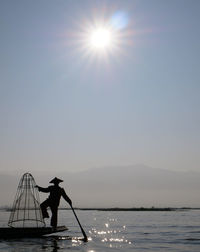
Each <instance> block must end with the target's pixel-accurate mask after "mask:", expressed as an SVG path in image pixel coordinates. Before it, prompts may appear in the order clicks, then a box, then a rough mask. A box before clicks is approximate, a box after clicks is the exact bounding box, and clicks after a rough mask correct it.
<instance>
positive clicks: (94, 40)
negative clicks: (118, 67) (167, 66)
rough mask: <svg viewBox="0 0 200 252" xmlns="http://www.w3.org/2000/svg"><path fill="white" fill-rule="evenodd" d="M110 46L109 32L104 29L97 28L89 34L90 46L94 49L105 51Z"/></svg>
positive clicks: (110, 37)
mask: <svg viewBox="0 0 200 252" xmlns="http://www.w3.org/2000/svg"><path fill="white" fill-rule="evenodd" d="M111 44H112V36H111V32H110V31H109V30H108V29H106V28H98V29H95V30H94V31H92V32H91V36H90V45H91V46H92V48H94V49H97V50H98V49H100V50H101V49H106V48H108V47H110V46H111Z"/></svg>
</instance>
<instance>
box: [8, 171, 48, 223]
mask: <svg viewBox="0 0 200 252" xmlns="http://www.w3.org/2000/svg"><path fill="white" fill-rule="evenodd" d="M35 186H36V183H35V180H34V178H33V176H32V175H31V174H30V173H25V174H24V175H23V176H22V178H21V179H20V182H19V185H18V188H17V193H16V196H15V199H14V202H13V207H12V210H11V214H10V218H9V221H8V225H9V226H11V227H43V226H45V222H44V219H43V217H42V212H41V209H40V200H39V194H38V189H37V188H36V187H35Z"/></svg>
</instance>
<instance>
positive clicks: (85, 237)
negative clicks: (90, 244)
mask: <svg viewBox="0 0 200 252" xmlns="http://www.w3.org/2000/svg"><path fill="white" fill-rule="evenodd" d="M70 206H71V209H72V211H73V213H74V216H75V217H76V220H77V222H78V224H79V227H80V229H81V231H82V234H83V236H84V239H83V241H85V242H87V241H88V238H87V235H86V233H85V231H84V230H83V228H82V226H81V223H80V221H79V219H78V217H77V215H76V213H75V211H74V208H73V207H72V205H70Z"/></svg>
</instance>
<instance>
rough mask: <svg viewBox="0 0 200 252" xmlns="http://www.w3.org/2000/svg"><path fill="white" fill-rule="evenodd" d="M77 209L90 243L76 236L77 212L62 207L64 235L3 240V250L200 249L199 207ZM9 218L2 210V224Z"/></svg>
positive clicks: (178, 251)
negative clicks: (178, 208)
mask: <svg viewBox="0 0 200 252" xmlns="http://www.w3.org/2000/svg"><path fill="white" fill-rule="evenodd" d="M76 213H77V215H78V217H79V219H80V222H81V224H82V225H83V227H84V230H85V232H86V233H87V235H88V237H89V241H88V242H87V243H84V242H82V241H79V240H77V239H76V237H81V236H82V234H81V231H80V229H79V227H78V224H77V222H76V219H75V218H74V216H73V213H72V212H71V211H69V210H61V211H60V212H59V225H66V226H67V227H69V230H68V231H65V232H62V233H59V235H60V236H61V237H60V238H58V237H48V238H41V239H36V238H35V239H18V240H1V241H0V252H2V251H5V252H11V251H12V252H14V251H15V252H50V251H51V252H56V251H57V252H64V251H68V252H69V251H74V252H76V251H77V252H80V251H85V252H99V251H101V252H104V251H105V252H107V251H148V252H156V251H162V252H165V251H176V252H184V251H185V252H186V251H187V252H193V251H194V252H195V251H196V252H197V251H198V252H199V251H200V211H199V210H190V211H173V212H145V211H144V212H103V211H76ZM8 218H9V213H8V212H4V211H1V212H0V226H6V223H7V220H8ZM47 224H48V223H47ZM67 236H70V237H74V239H71V240H69V239H67Z"/></svg>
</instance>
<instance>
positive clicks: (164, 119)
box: [0, 0, 200, 174]
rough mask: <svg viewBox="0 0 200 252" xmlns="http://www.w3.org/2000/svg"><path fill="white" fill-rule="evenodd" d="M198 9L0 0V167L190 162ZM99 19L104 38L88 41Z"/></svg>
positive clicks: (196, 122)
mask: <svg viewBox="0 0 200 252" xmlns="http://www.w3.org/2000/svg"><path fill="white" fill-rule="evenodd" d="M199 11H200V1H199V0H192V1H190V0H169V1H165V0H159V1H158V0H135V1H134V0H123V1H122V0H121V1H119V0H109V1H102V0H101V1H100V0H99V1H97V0H90V1H89V0H79V1H78V0H77V1H74V0H58V1H52V0H43V1H27V0H19V1H11V0H1V1H0V36H1V39H0V120H1V123H0V139H1V140H0V170H1V171H2V172H4V173H9V174H11V173H13V172H14V171H21V172H26V171H29V172H33V173H34V172H36V171H41V170H42V171H45V172H48V171H51V173H52V171H53V172H54V171H55V172H57V171H59V172H61V171H66V172H71V171H77V172H78V171H83V170H87V169H93V168H97V167H115V166H118V167H119V166H123V165H126V166H127V165H135V164H145V165H147V166H150V167H155V168H160V169H167V170H171V171H200V167H199V165H200V155H199V149H200V99H199V96H200V73H199V70H200V62H199V59H200V29H199V24H200V16H199ZM102 24H103V26H109V27H111V28H112V29H111V30H112V31H111V36H113V37H112V39H113V40H112V42H111V44H110V48H106V49H103V50H101V49H98V48H91V45H89V42H88V41H89V36H90V33H91V30H92V29H95V28H96V27H98V26H99V25H102ZM112 33H113V34H112Z"/></svg>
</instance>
